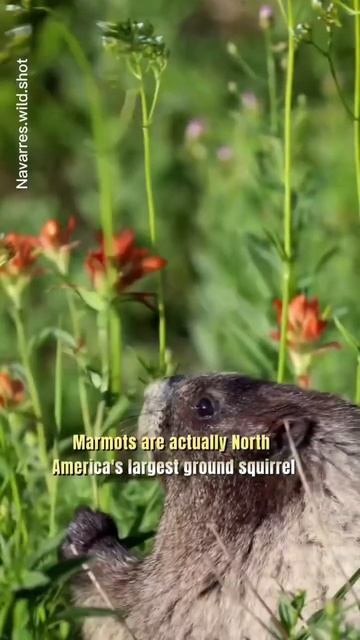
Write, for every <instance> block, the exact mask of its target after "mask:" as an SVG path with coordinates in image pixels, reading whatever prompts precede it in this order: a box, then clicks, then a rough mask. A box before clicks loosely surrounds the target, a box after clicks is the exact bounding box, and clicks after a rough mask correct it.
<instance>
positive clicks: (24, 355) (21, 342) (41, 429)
mask: <svg viewBox="0 0 360 640" xmlns="http://www.w3.org/2000/svg"><path fill="white" fill-rule="evenodd" d="M13 318H14V323H15V329H16V336H17V345H18V351H19V355H20V358H21V362H22V365H23V367H24V371H25V376H26V381H27V385H28V390H29V396H30V398H31V402H32V406H33V410H34V414H35V420H36V432H37V437H38V442H39V456H40V460H41V463H42V465H43V467H44V472H45V482H46V486H47V489H48V492H49V497H50V496H51V479H50V475H49V473H50V468H49V460H48V455H47V446H46V434H45V425H44V416H43V411H42V407H41V401H40V397H39V394H38V390H37V386H36V381H35V377H34V374H33V370H32V365H31V359H30V352H29V343H28V340H27V337H26V332H25V325H24V320H23V314H22V310H21V309H20V308H19V307H18V306H17V305H14V308H13Z"/></svg>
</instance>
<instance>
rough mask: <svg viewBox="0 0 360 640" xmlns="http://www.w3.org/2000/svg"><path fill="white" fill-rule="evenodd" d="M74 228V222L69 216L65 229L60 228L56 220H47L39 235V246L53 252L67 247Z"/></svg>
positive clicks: (72, 217)
mask: <svg viewBox="0 0 360 640" xmlns="http://www.w3.org/2000/svg"><path fill="white" fill-rule="evenodd" d="M75 227H76V220H75V218H74V216H70V218H69V220H68V223H67V225H66V227H65V229H63V228H62V227H61V224H60V222H58V220H48V221H47V222H46V223H45V224H44V226H43V228H42V229H41V231H40V234H39V243H40V246H41V247H42V248H43V249H45V250H48V249H52V250H53V251H59V250H60V249H62V248H64V247H68V246H69V244H70V238H71V236H72V234H73V232H74V229H75Z"/></svg>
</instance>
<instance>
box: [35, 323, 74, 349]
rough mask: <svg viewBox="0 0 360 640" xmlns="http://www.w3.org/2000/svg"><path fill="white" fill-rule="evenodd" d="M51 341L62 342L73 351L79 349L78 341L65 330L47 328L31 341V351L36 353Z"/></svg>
mask: <svg viewBox="0 0 360 640" xmlns="http://www.w3.org/2000/svg"><path fill="white" fill-rule="evenodd" d="M49 339H51V340H56V341H60V342H62V343H63V344H64V345H65V346H66V347H68V348H69V349H71V350H75V349H76V348H77V343H76V340H75V338H74V337H73V336H72V335H71V333H69V332H68V331H64V330H63V329H59V328H58V327H46V328H45V329H43V330H42V331H40V332H39V333H38V334H37V335H35V336H33V337H32V338H31V339H30V340H29V349H30V350H32V351H34V350H35V349H38V348H39V347H41V346H42V345H43V344H44V343H45V342H47V341H48V340H49Z"/></svg>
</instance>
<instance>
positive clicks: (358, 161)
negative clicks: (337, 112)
mask: <svg viewBox="0 0 360 640" xmlns="http://www.w3.org/2000/svg"><path fill="white" fill-rule="evenodd" d="M354 11H355V16H354V20H355V83H354V153H355V172H356V188H357V203H358V213H359V216H360V0H354ZM355 402H356V403H357V404H360V352H358V356H357V367H356V391H355Z"/></svg>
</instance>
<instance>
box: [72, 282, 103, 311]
mask: <svg viewBox="0 0 360 640" xmlns="http://www.w3.org/2000/svg"><path fill="white" fill-rule="evenodd" d="M76 292H77V293H78V295H79V296H80V298H81V299H82V301H83V302H85V304H86V306H88V307H90V309H94V310H95V311H102V310H103V309H104V308H105V306H106V301H105V300H104V298H102V297H101V296H99V294H98V293H96V291H89V289H85V288H84V287H77V288H76Z"/></svg>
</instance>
